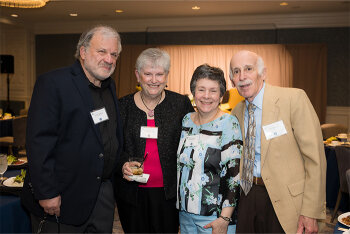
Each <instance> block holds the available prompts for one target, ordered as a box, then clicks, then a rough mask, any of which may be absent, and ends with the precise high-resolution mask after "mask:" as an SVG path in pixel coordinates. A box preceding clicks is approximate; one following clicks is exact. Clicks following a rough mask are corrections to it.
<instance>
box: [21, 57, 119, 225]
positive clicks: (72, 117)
mask: <svg viewBox="0 0 350 234" xmlns="http://www.w3.org/2000/svg"><path fill="white" fill-rule="evenodd" d="M88 84H89V82H88V80H87V78H86V76H85V73H84V71H83V69H82V67H81V65H80V62H79V61H76V62H75V63H74V64H73V65H72V66H71V67H66V68H61V69H58V70H55V71H52V72H49V73H46V74H44V75H42V76H40V77H39V78H38V80H37V81H36V84H35V87H34V91H33V96H32V100H31V104H30V108H29V112H28V120H27V138H26V142H27V157H28V171H27V173H28V176H26V179H25V182H24V187H23V190H22V194H21V199H22V202H23V204H24V205H25V207H27V208H28V209H29V211H30V212H32V213H33V214H35V215H37V216H39V217H43V215H44V213H43V209H42V208H41V207H40V206H39V203H38V200H42V199H49V198H53V197H56V196H58V195H61V199H62V200H61V216H60V222H62V223H64V224H71V225H81V224H83V223H84V222H85V221H86V220H87V219H88V217H89V215H90V213H91V211H92V209H93V207H94V205H95V201H96V199H97V195H98V191H99V188H100V184H101V178H102V172H103V156H102V154H103V153H104V152H103V144H102V139H101V134H100V130H99V126H98V125H95V124H94V122H93V120H92V117H91V115H90V112H91V111H93V110H94V106H93V99H92V96H91V94H90V90H89V87H88ZM109 88H110V90H111V92H112V95H113V98H114V101H115V108H116V111H117V126H118V127H117V128H118V130H117V139H118V141H119V145H120V147H119V149H118V152H117V155H115V157H118V155H119V154H120V152H121V147H122V145H123V137H122V130H121V129H122V125H121V120H120V116H119V108H118V101H117V98H116V91H115V84H114V82H111V83H110V87H109ZM116 161H117V160H116Z"/></svg>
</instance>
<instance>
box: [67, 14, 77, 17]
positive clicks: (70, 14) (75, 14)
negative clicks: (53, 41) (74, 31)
mask: <svg viewBox="0 0 350 234" xmlns="http://www.w3.org/2000/svg"><path fill="white" fill-rule="evenodd" d="M69 15H70V16H73V17H75V16H78V14H77V13H70V14H69Z"/></svg>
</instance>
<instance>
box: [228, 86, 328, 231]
mask: <svg viewBox="0 0 350 234" xmlns="http://www.w3.org/2000/svg"><path fill="white" fill-rule="evenodd" d="M245 106H246V105H245V101H242V102H240V103H239V104H238V105H237V106H236V107H235V109H234V110H233V111H232V114H233V115H236V116H237V118H238V120H239V123H240V125H241V129H242V135H243V139H245V137H244V134H245V132H244V111H245ZM279 120H283V123H284V126H285V128H286V130H287V134H285V135H282V136H279V137H276V138H273V139H270V140H266V137H265V134H264V131H263V130H262V129H261V176H262V178H263V180H264V183H265V186H266V189H267V191H268V193H269V196H270V199H271V202H272V205H273V207H274V210H275V212H276V215H277V217H278V220H279V222H280V223H281V225H282V227H283V230H284V231H285V232H286V233H296V231H297V224H298V219H299V215H304V216H307V217H312V218H316V219H325V218H326V157H325V154H324V146H323V141H322V134H321V128H320V123H319V120H318V117H317V115H316V112H315V110H314V108H313V106H312V104H311V102H310V100H309V98H308V97H307V95H306V93H305V92H304V91H303V90H301V89H294V88H281V87H275V86H270V85H268V84H266V85H265V91H264V99H263V111H262V120H261V126H264V125H268V124H271V123H274V122H276V121H279ZM241 162H243V160H241ZM242 165H243V164H242V163H241V165H240V170H242Z"/></svg>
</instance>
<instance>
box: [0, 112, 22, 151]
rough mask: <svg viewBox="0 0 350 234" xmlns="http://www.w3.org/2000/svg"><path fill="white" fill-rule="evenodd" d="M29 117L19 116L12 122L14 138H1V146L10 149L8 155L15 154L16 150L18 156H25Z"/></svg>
mask: <svg viewBox="0 0 350 234" xmlns="http://www.w3.org/2000/svg"><path fill="white" fill-rule="evenodd" d="M26 127H27V116H26V115H25V116H18V117H15V118H14V119H13V120H12V131H13V136H7V137H0V146H6V147H8V153H9V154H14V150H13V148H16V150H17V151H16V154H17V156H25V155H26V153H25V143H26Z"/></svg>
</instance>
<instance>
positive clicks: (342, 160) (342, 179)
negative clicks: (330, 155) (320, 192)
mask: <svg viewBox="0 0 350 234" xmlns="http://www.w3.org/2000/svg"><path fill="white" fill-rule="evenodd" d="M335 156H336V158H337V164H338V172H339V191H338V197H337V202H336V203H335V207H334V211H333V214H332V218H331V223H332V222H333V220H334V218H335V216H336V215H337V212H338V209H339V205H340V201H341V198H342V194H343V193H346V194H349V189H350V188H349V187H348V182H347V171H348V170H349V169H350V148H349V147H340V146H338V147H335Z"/></svg>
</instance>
